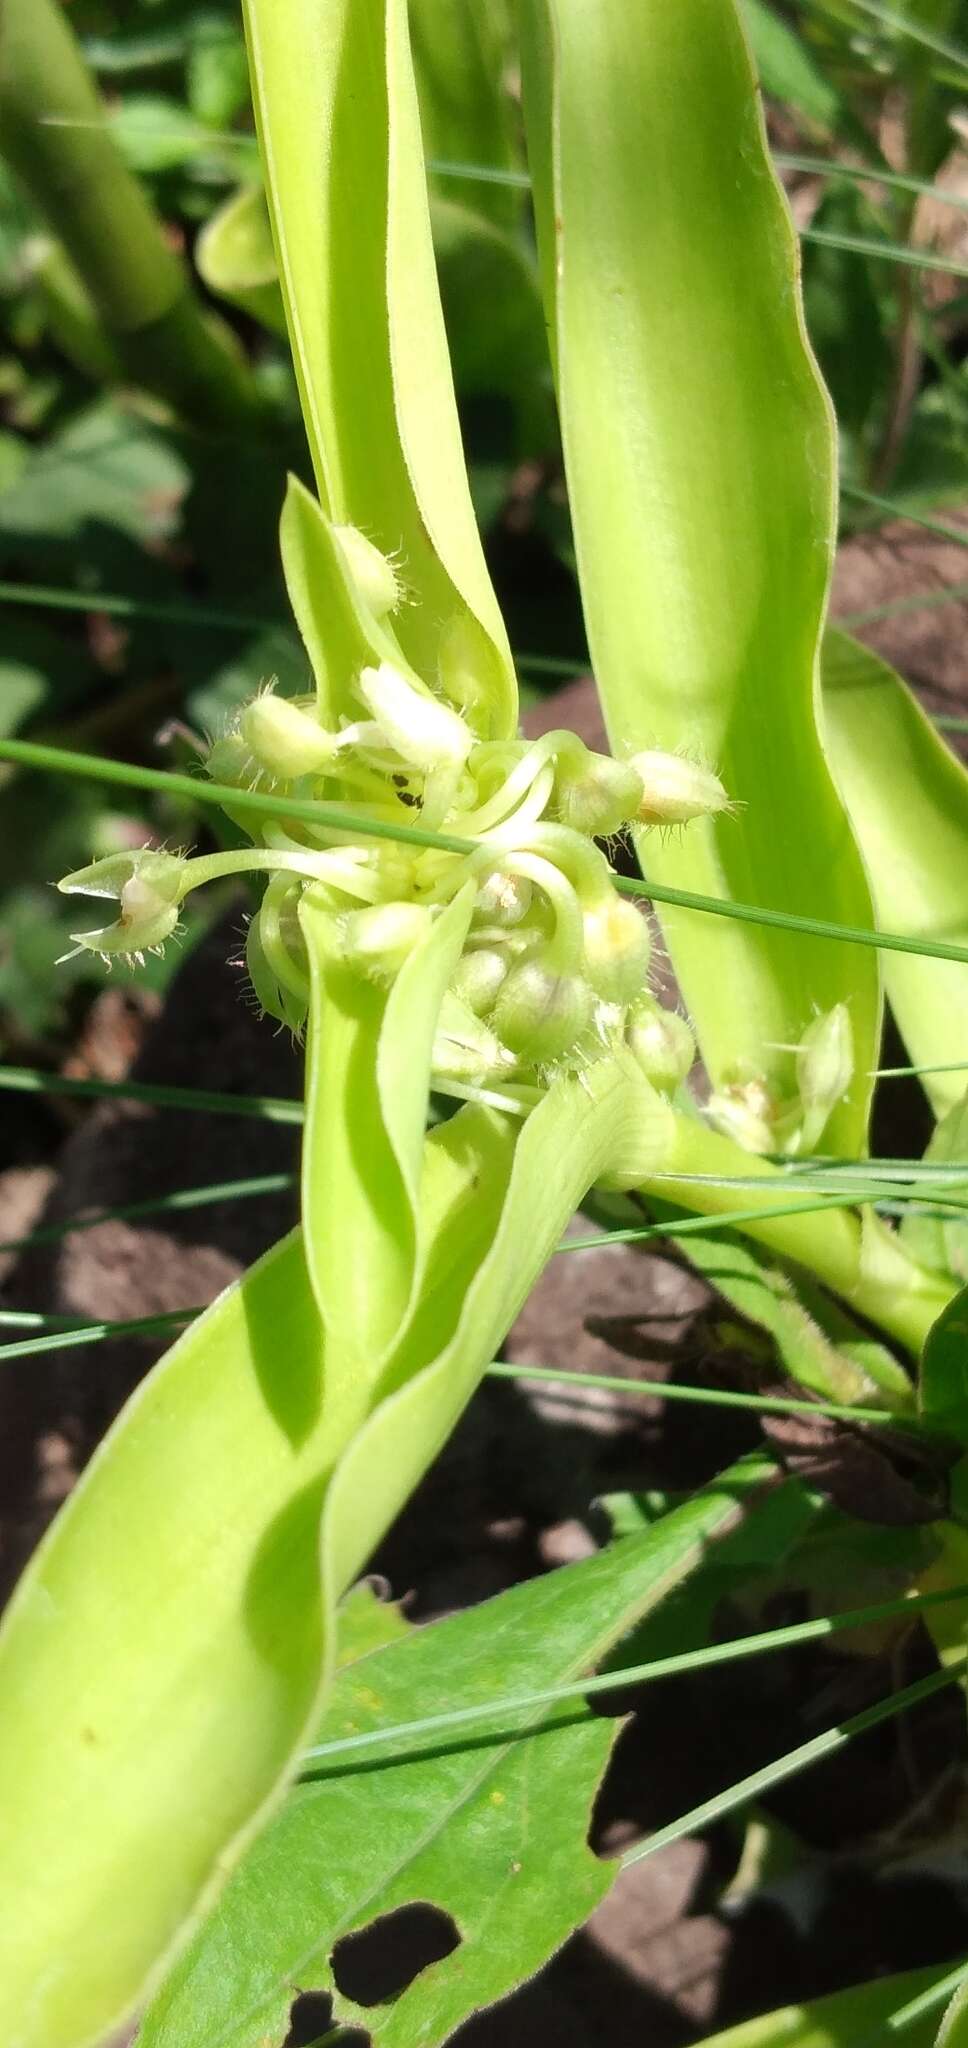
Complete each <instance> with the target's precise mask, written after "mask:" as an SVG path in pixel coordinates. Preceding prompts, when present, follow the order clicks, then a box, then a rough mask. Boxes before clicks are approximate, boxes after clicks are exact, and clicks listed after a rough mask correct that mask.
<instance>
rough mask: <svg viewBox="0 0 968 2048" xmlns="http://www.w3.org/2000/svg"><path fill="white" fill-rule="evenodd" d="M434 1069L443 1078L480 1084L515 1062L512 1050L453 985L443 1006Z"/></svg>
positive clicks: (442, 1079) (504, 1071) (439, 1021)
mask: <svg viewBox="0 0 968 2048" xmlns="http://www.w3.org/2000/svg"><path fill="white" fill-rule="evenodd" d="M432 1066H433V1072H434V1074H435V1076H436V1077H437V1078H438V1079H440V1080H441V1081H464V1082H467V1081H470V1082H472V1083H474V1084H475V1085H476V1086H478V1087H480V1086H482V1085H483V1083H484V1082H486V1081H488V1080H491V1079H493V1077H494V1076H495V1075H500V1074H502V1073H505V1074H506V1073H507V1070H508V1068H509V1067H513V1066H514V1057H513V1054H511V1053H510V1052H508V1050H507V1047H506V1046H504V1045H502V1044H501V1042H500V1040H499V1039H498V1038H496V1037H495V1034H494V1032H493V1031H491V1030H490V1029H489V1028H488V1026H487V1025H486V1024H483V1023H482V1022H481V1020H480V1018H479V1017H475V1015H474V1012H473V1010H471V1009H469V1008H468V1006H467V1004H466V1003H464V1002H462V1001H461V999H460V997H459V996H458V995H456V994H455V993H454V990H453V989H448V990H447V993H446V995H445V997H444V1000H443V1002H442V1004H441V1006H440V1017H439V1019H438V1022H437V1032H436V1036H435V1038H434V1050H433V1062H432Z"/></svg>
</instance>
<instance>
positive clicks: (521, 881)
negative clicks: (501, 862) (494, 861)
mask: <svg viewBox="0 0 968 2048" xmlns="http://www.w3.org/2000/svg"><path fill="white" fill-rule="evenodd" d="M533 895H534V891H533V889H532V887H531V883H530V882H529V881H528V879H527V877H526V876H525V875H506V874H502V873H501V870H500V869H499V868H495V870H494V872H493V873H492V874H490V875H488V877H487V880H486V882H482V883H481V886H480V888H479V889H478V892H477V903H476V906H475V909H476V914H477V915H478V917H480V918H481V919H482V920H483V922H484V923H485V924H496V925H506V926H508V927H511V926H513V925H516V924H520V923H521V920H522V918H525V917H527V915H528V912H529V910H530V908H531V903H532V898H533Z"/></svg>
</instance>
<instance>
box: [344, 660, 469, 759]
mask: <svg viewBox="0 0 968 2048" xmlns="http://www.w3.org/2000/svg"><path fill="white" fill-rule="evenodd" d="M360 695H361V696H362V698H363V701H364V703H365V704H366V707H367V709H368V711H369V712H370V714H371V716H372V717H373V718H374V719H375V720H376V723H377V725H378V726H379V727H380V730H381V732H382V733H383V734H384V735H385V738H386V740H387V742H388V744H389V745H390V746H391V747H392V748H393V749H394V751H395V752H396V753H397V754H399V755H400V758H401V760H403V761H406V762H407V764H408V766H410V767H412V768H422V769H424V770H427V771H430V770H432V769H434V768H460V767H462V766H463V764H464V762H465V761H466V759H467V756H468V754H469V753H470V751H471V748H472V746H473V745H474V735H473V733H472V732H471V731H470V730H469V728H468V727H467V726H466V725H465V724H464V721H463V719H462V718H459V717H458V715H457V712H456V711H452V710H451V709H450V706H449V705H447V704H441V703H440V702H439V701H438V699H437V698H436V697H431V696H429V695H425V694H424V692H423V691H422V690H418V689H417V688H415V686H414V684H413V683H411V682H410V680H409V678H408V677H407V676H405V675H404V674H403V672H402V670H401V669H398V668H394V666H393V664H392V662H389V661H381V663H380V666H379V668H365V669H364V670H363V672H362V674H361V676H360Z"/></svg>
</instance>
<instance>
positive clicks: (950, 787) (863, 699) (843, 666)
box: [823, 632, 968, 1116]
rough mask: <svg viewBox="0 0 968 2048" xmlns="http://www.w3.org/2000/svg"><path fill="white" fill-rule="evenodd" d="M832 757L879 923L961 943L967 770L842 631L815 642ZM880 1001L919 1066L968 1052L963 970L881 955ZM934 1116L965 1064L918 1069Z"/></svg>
mask: <svg viewBox="0 0 968 2048" xmlns="http://www.w3.org/2000/svg"><path fill="white" fill-rule="evenodd" d="M823 705H824V714H825V717H826V722H827V727H828V731H829V734H830V755H831V761H832V763H833V769H834V773H835V775H836V777H837V780H838V782H839V783H840V787H841V790H842V792H843V795H844V799H845V802H846V803H847V805H848V807H849V810H850V815H851V818H852V820H853V823H854V829H855V831H856V833H857V836H858V839H859V841H860V845H861V851H862V853H863V855H864V859H865V861H866V863H867V871H868V874H869V876H870V880H871V888H872V890H873V895H874V908H875V910H876V913H877V921H878V923H879V924H880V925H882V926H883V927H884V929H885V931H892V932H903V933H904V934H905V936H906V937H910V938H915V939H944V940H946V941H948V942H950V943H952V944H954V945H961V946H966V945H968V880H966V874H965V847H966V845H968V773H966V771H965V769H964V768H963V766H962V764H961V762H960V761H958V760H957V759H956V757H955V755H954V754H953V753H952V752H951V750H950V748H948V747H946V746H945V743H944V741H943V739H942V738H941V736H940V734H939V733H938V731H937V730H936V728H935V727H934V726H933V725H932V723H931V720H930V719H929V718H927V717H926V716H925V714H924V712H923V711H922V710H921V707H920V705H919V704H918V703H917V702H916V700H915V698H914V697H913V696H912V694H911V692H910V690H909V689H907V687H906V685H905V684H904V683H903V682H902V681H901V678H900V676H899V675H897V674H895V671H894V670H893V669H892V668H889V667H888V664H887V662H885V661H882V660H881V658H880V656H879V655H877V654H873V653H872V652H871V650H870V648H869V647H862V646H861V645H860V643H859V641H856V640H851V639H849V638H848V637H847V635H846V634H845V633H833V632H830V633H828V634H827V635H826V638H825V641H824V649H823ZM883 964H884V980H885V985H886V989H887V997H888V1001H889V1003H890V1005H891V1009H892V1010H893V1012H894V1015H895V1017H896V1019H897V1022H898V1026H899V1029H900V1031H901V1035H902V1037H903V1039H904V1043H905V1045H906V1046H907V1048H908V1051H909V1053H910V1055H911V1058H912V1060H913V1061H914V1062H915V1063H916V1064H917V1065H918V1066H932V1065H941V1066H943V1065H945V1064H950V1063H951V1062H953V1061H956V1060H964V1059H966V1058H968V967H966V966H964V965H962V963H961V962H960V961H957V960H927V959H924V958H923V957H921V956H919V955H918V954H917V953H887V954H885V955H884V963H883ZM922 1079H923V1086H924V1090H925V1093H926V1095H927V1097H928V1100H929V1102H930V1103H931V1105H932V1108H933V1109H934V1111H935V1114H936V1115H937V1116H943V1115H944V1113H945V1111H946V1110H949V1109H952V1108H953V1107H954V1105H955V1104H956V1103H957V1102H959V1101H960V1100H961V1097H962V1096H963V1094H964V1090H965V1072H964V1070H963V1071H961V1072H960V1073H950V1074H930V1073H926V1074H924V1076H923V1077H922Z"/></svg>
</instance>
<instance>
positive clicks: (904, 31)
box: [811, 0, 968, 77]
mask: <svg viewBox="0 0 968 2048" xmlns="http://www.w3.org/2000/svg"><path fill="white" fill-rule="evenodd" d="M811 4H812V5H813V6H814V7H818V6H819V8H820V11H821V13H823V14H830V13H833V12H835V10H834V9H833V8H831V7H830V6H829V4H825V0H811ZM852 4H853V6H854V7H855V8H856V9H857V12H858V14H866V15H867V16H868V17H869V19H870V20H871V21H876V22H879V23H880V25H881V27H882V28H886V29H892V30H894V31H896V32H897V33H898V34H900V35H903V36H908V37H909V38H910V40H911V41H912V42H913V43H920V44H921V47H922V49H925V50H932V51H933V52H934V54H935V56H938V57H946V58H947V59H948V60H949V62H950V63H952V64H957V65H958V66H959V67H960V68H961V70H963V71H964V73H965V75H966V77H968V50H965V49H963V48H962V46H961V44H960V43H956V42H954V41H953V40H952V38H951V37H950V36H943V35H938V34H937V33H936V32H935V31H934V30H933V29H931V28H928V27H926V25H925V23H924V22H922V21H918V20H917V19H916V18H915V17H914V16H912V15H910V14H905V13H903V12H902V11H901V10H900V9H899V8H896V7H885V6H884V5H883V0H852ZM836 11H837V13H838V19H839V18H840V17H839V10H836Z"/></svg>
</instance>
